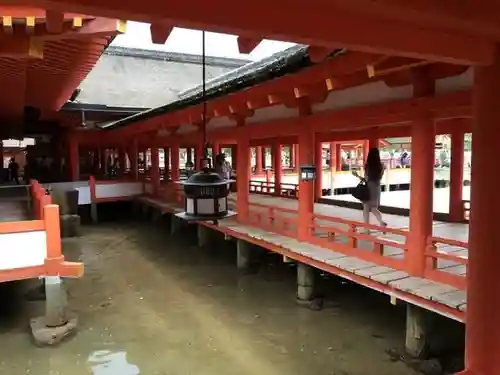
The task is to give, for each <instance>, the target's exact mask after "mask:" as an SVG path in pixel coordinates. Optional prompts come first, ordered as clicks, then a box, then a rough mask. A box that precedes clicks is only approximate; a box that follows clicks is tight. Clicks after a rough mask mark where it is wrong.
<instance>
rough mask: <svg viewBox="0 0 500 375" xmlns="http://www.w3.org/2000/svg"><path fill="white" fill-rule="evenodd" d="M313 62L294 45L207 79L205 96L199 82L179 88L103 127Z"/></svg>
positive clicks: (143, 117) (120, 124) (188, 103)
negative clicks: (175, 94)
mask: <svg viewBox="0 0 500 375" xmlns="http://www.w3.org/2000/svg"><path fill="white" fill-rule="evenodd" d="M343 53H345V50H344V49H337V50H333V51H332V52H331V53H330V54H329V55H328V58H332V57H334V56H338V55H340V54H343ZM312 65H315V63H313V62H312V61H311V60H310V58H309V54H308V46H304V45H295V46H293V47H290V48H287V49H286V50H284V51H281V52H278V53H275V54H273V55H271V56H269V57H266V58H264V59H262V60H259V61H255V62H251V63H249V64H247V65H244V66H242V67H240V68H238V69H235V70H233V71H231V72H228V73H226V74H223V75H221V76H219V77H216V78H214V79H212V80H209V81H208V82H207V83H206V95H205V98H203V96H202V85H199V86H196V87H194V88H192V89H189V90H186V91H184V92H182V93H181V94H180V95H179V96H180V99H178V100H175V101H173V102H170V103H168V104H166V105H164V106H161V107H156V108H152V109H149V110H146V111H143V112H141V113H137V114H134V115H132V116H129V117H126V118H124V119H120V120H118V121H115V122H112V123H110V124H109V125H107V126H106V127H103V128H102V129H103V130H106V131H109V130H114V129H118V128H122V127H126V126H130V125H132V124H133V123H135V122H138V121H144V120H147V119H149V118H152V117H156V116H160V115H163V114H166V113H169V112H173V111H177V110H179V109H184V108H187V107H190V106H195V105H198V104H200V103H202V102H203V100H207V101H209V100H213V99H216V98H218V97H221V96H224V95H228V94H232V93H234V92H238V91H241V90H244V89H248V88H250V87H252V86H255V85H258V84H261V83H264V82H267V81H271V80H273V79H276V78H279V77H283V76H285V75H288V74H294V73H297V72H299V71H300V70H302V69H304V68H306V67H309V66H312Z"/></svg>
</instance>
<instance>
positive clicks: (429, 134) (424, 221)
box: [405, 77, 436, 276]
mask: <svg viewBox="0 0 500 375" xmlns="http://www.w3.org/2000/svg"><path fill="white" fill-rule="evenodd" d="M413 90H414V96H416V97H421V96H424V95H432V94H433V93H434V82H432V81H431V82H429V81H427V80H425V77H421V79H420V80H418V81H417V82H416V83H415V85H414V89H413ZM435 140H436V135H435V130H434V119H433V118H432V117H431V114H427V113H422V114H421V116H420V118H419V119H418V120H417V121H415V122H414V123H413V124H412V139H411V144H412V158H411V184H410V231H409V238H408V240H409V245H408V246H409V247H408V252H407V254H406V256H405V258H406V260H407V269H408V272H409V273H410V274H412V275H415V276H422V275H423V273H424V270H425V248H426V241H427V238H428V237H429V236H431V235H432V218H433V208H432V203H433V192H434V149H435Z"/></svg>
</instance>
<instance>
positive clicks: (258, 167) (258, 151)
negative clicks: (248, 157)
mask: <svg viewBox="0 0 500 375" xmlns="http://www.w3.org/2000/svg"><path fill="white" fill-rule="evenodd" d="M255 174H256V175H261V174H262V146H257V147H256V148H255Z"/></svg>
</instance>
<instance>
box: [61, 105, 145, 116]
mask: <svg viewBox="0 0 500 375" xmlns="http://www.w3.org/2000/svg"><path fill="white" fill-rule="evenodd" d="M149 109H150V108H139V107H115V106H107V105H105V104H89V103H76V102H66V103H65V104H64V105H63V107H62V108H61V110H62V111H69V112H73V111H78V112H81V111H83V112H110V113H123V114H127V113H130V114H134V113H141V112H144V111H147V110H149Z"/></svg>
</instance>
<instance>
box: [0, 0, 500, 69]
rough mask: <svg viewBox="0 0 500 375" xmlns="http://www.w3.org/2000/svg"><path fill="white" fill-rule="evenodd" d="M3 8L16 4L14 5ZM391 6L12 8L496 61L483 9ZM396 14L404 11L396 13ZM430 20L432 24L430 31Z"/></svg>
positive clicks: (468, 61) (62, 1) (76, 1)
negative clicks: (463, 28)
mask: <svg viewBox="0 0 500 375" xmlns="http://www.w3.org/2000/svg"><path fill="white" fill-rule="evenodd" d="M6 1H7V3H9V4H12V3H14V0H6ZM386 1H389V0H386ZM394 1H395V0H392V2H393V3H392V8H391V6H389V5H385V6H384V5H383V4H381V3H380V2H376V3H374V2H372V1H369V0H357V1H348V0H337V1H334V2H327V1H326V0H313V1H312V2H310V3H308V6H307V7H306V8H305V7H304V6H303V3H302V2H299V1H292V2H286V3H284V2H280V1H278V2H269V1H268V0H254V1H251V2H247V3H245V4H244V6H243V8H241V7H239V8H234V7H232V3H231V2H230V1H229V0H213V1H210V2H205V1H201V0H198V1H190V2H187V1H176V2H175V3H168V4H167V3H165V2H163V1H158V0H143V1H141V2H126V3H124V2H123V1H121V0H107V1H105V2H103V1H102V0H21V1H18V0H16V1H15V3H16V4H20V5H33V6H37V7H42V8H45V9H52V10H59V11H62V10H64V11H72V12H78V13H80V12H81V13H85V14H95V15H101V16H106V17H116V18H124V19H131V20H138V21H146V22H152V21H158V20H161V19H164V20H169V21H170V22H173V23H175V24H176V25H179V26H181V27H189V28H203V29H207V30H212V31H218V32H225V33H231V34H236V35H241V36H247V37H254V38H255V37H264V38H268V39H275V40H292V41H296V42H300V43H304V44H314V45H322V46H325V47H329V48H346V49H349V50H358V51H365V52H374V53H382V54H386V55H395V56H405V57H412V58H418V59H424V60H433V61H443V62H449V63H455V64H464V65H478V64H479V65H486V64H489V63H491V62H492V61H493V56H494V51H495V44H496V41H495V40H493V39H491V38H486V37H484V35H482V36H478V32H477V31H476V32H474V31H473V30H474V27H472V25H471V22H470V20H471V18H470V17H471V16H472V15H476V14H477V12H478V9H477V8H475V7H473V6H472V2H471V1H470V0H469V1H464V2H462V3H461V4H460V5H457V6H455V7H453V9H452V11H450V12H451V13H447V12H443V10H444V9H443V6H444V5H440V6H438V8H439V9H440V11H441V13H439V14H437V13H436V12H435V10H436V3H435V1H433V2H432V3H431V0H426V1H425V5H423V6H422V5H420V6H419V7H420V8H422V7H424V8H423V10H421V12H420V15H421V18H420V19H417V18H416V17H414V15H415V12H411V11H408V12H407V11H405V10H404V9H405V8H406V9H408V7H412V6H415V4H416V3H417V2H416V1H411V2H410V5H401V4H400V5H399V6H398V5H395V4H394ZM405 3H406V2H405ZM488 6H489V7H490V8H491V10H492V12H491V13H489V14H488V13H484V17H487V18H479V17H477V16H476V19H475V21H476V22H475V24H474V26H475V27H476V28H480V29H482V30H484V28H485V25H484V22H482V21H483V20H486V19H488V21H489V24H488V26H489V27H490V29H491V33H492V32H495V33H496V32H500V28H499V27H498V23H499V22H498V21H499V18H500V17H499V16H498V14H500V6H499V5H498V4H495V5H493V4H489V5H488ZM386 8H389V10H390V11H391V12H392V13H390V14H391V17H389V15H388V13H387V12H384V9H386ZM480 8H481V7H479V9H480ZM283 9H286V10H287V12H286V16H283V17H276V14H281V13H282V11H283ZM367 9H371V10H377V11H378V13H376V14H375V12H373V13H372V14H370V12H369V11H368V10H367ZM396 9H398V10H399V11H398V12H396V11H395V10H396ZM464 9H468V10H469V12H465V11H464ZM263 10H265V11H263ZM480 10H481V9H480ZM482 10H483V11H484V9H482ZM406 13H408V14H406ZM450 14H453V17H454V21H455V24H454V26H455V27H456V26H458V25H459V22H458V21H460V20H461V21H462V23H467V24H468V28H469V29H470V30H471V34H469V35H472V36H469V35H467V34H464V33H463V32H458V31H457V30H450V29H448V30H445V31H443V28H442V26H441V25H439V24H438V23H437V20H438V19H439V20H440V21H441V22H445V21H449V20H450V19H451V18H453V17H452V16H450ZM424 16H426V17H424ZM402 17H414V18H415V19H414V20H413V22H412V23H408V22H401V19H402ZM432 17H434V21H435V22H434V23H433V24H430V23H429V19H430V18H431V19H432ZM494 20H496V21H497V22H496V23H495V22H493V21H494ZM439 26H441V27H439ZM499 34H500V33H499Z"/></svg>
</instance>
